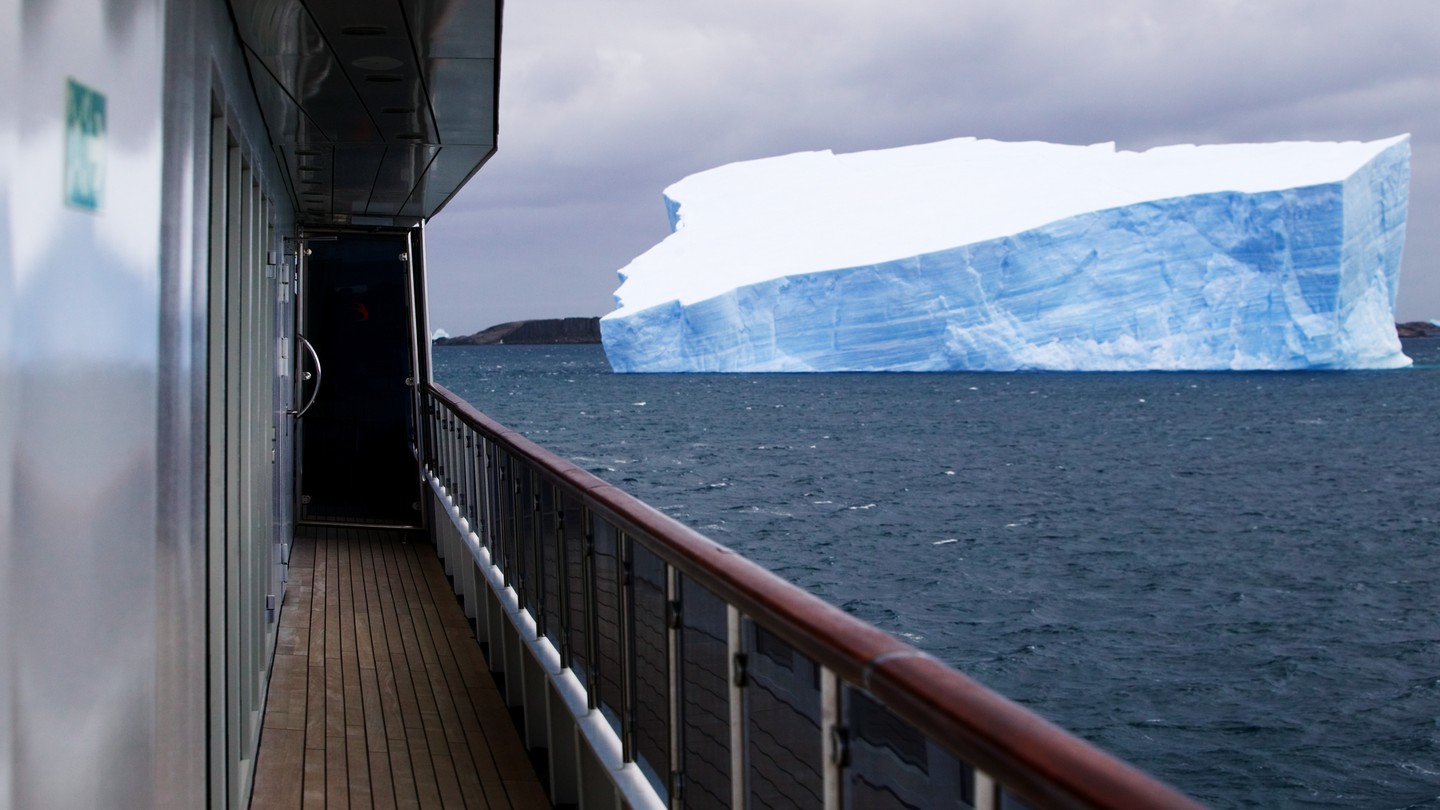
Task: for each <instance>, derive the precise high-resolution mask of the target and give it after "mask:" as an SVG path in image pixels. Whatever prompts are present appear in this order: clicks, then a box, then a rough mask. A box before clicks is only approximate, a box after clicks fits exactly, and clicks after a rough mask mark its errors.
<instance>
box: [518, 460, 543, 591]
mask: <svg viewBox="0 0 1440 810" xmlns="http://www.w3.org/2000/svg"><path fill="white" fill-rule="evenodd" d="M534 487H535V481H534V476H533V475H531V473H530V465H529V464H526V463H524V462H522V461H520V460H519V459H516V461H515V558H514V567H515V576H516V579H517V584H516V585H515V592H516V593H517V594H519V596H520V607H522V608H525V609H526V610H528V611H530V615H532V616H533V615H535V612H536V610H537V605H536V599H535V597H536V593H537V591H538V588H537V587H536V579H537V577H536V571H535V494H534V493H535V490H534Z"/></svg>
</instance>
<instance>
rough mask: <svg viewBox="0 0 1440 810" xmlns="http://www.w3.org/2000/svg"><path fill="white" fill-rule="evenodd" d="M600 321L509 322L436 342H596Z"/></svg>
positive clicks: (597, 319)
mask: <svg viewBox="0 0 1440 810" xmlns="http://www.w3.org/2000/svg"><path fill="white" fill-rule="evenodd" d="M599 342H600V319H599V318H542V319H540V320H534V321H510V322H509V323H501V324H496V325H495V326H492V327H490V328H489V329H482V330H481V331H479V332H476V333H475V334H473V335H462V336H460V337H442V338H436V339H435V345H436V346H498V345H501V344H504V345H511V346H514V345H539V344H550V343H599Z"/></svg>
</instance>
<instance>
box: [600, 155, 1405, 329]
mask: <svg viewBox="0 0 1440 810" xmlns="http://www.w3.org/2000/svg"><path fill="white" fill-rule="evenodd" d="M1408 137H1409V136H1408V135H1400V136H1397V137H1394V138H1388V139H1385V140H1380V141H1371V142H1368V143H1361V142H1355V141H1349V142H1345V143H1310V142H1296V143H1269V144H1229V145H1218V146H1191V145H1180V146H1166V147H1159V148H1155V149H1151V150H1148V151H1145V152H1122V151H1116V149H1115V145H1114V144H1113V143H1103V144H1095V145H1092V146H1067V145H1063V144H1051V143H1041V142H1028V143H1005V142H1001V141H990V140H977V139H975V138H957V139H954V140H949V141H941V142H938V143H931V144H921V145H918V146H907V147H901V148H897V149H883V150H876V151H871V152H855V153H851V154H840V155H836V154H834V153H832V152H830V151H824V152H800V153H796V154H792V155H785V156H781V157H774V158H766V159H763V160H752V161H745V162H740V163H732V164H729V165H726V166H721V167H718V168H715V169H710V170H708V171H704V172H700V173H698V174H693V175H690V176H689V177H686V178H685V179H683V180H681V181H679V182H677V183H675V184H674V185H672V186H670V187H669V188H667V189H666V190H665V196H666V197H668V198H670V199H671V200H673V201H674V202H676V203H679V205H680V209H679V222H678V224H677V226H676V232H675V233H673V234H671V235H670V236H668V237H666V238H665V240H664V241H662V242H661V243H660V244H658V245H656V246H655V247H653V248H651V249H650V250H648V251H646V252H645V253H644V254H642V255H640V256H639V257H637V258H636V259H635V260H634V261H632V262H630V264H628V265H626V266H625V267H624V268H623V269H621V271H620V278H621V280H622V282H623V283H622V284H621V286H620V288H619V289H618V290H617V291H616V293H615V299H616V306H617V308H618V309H617V311H616V312H613V313H611V314H610V315H609V316H607V317H619V316H622V315H624V314H628V313H629V312H635V311H638V310H641V309H645V308H648V307H651V306H655V305H657V304H662V303H665V302H667V301H672V300H679V301H680V302H681V303H682V304H690V303H694V302H696V301H703V300H705V299H707V298H711V297H713V296H715V295H719V294H721V293H724V292H726V291H727V290H731V289H734V288H736V287H740V286H744V285H747V284H755V283H758V282H762V281H768V280H770V279H774V278H779V277H781V276H786V275H794V274H798V273H807V272H817V271H823V270H831V269H837V268H844V267H857V266H862V265H867V264H873V263H878V262H884V261H892V260H895V259H900V258H905V257H908V256H917V255H920V254H923V253H930V252H934V251H938V250H945V249H948V248H952V247H956V246H958V245H965V244H970V243H974V242H980V241H984V240H988V239H995V238H999V237H1003V236H1008V235H1010V234H1015V233H1019V232H1021V231H1025V230H1029V229H1031V228H1035V227H1038V226H1040V225H1044V224H1045V223H1048V222H1054V221H1056V220H1060V219H1064V218H1067V217H1072V216H1076V215H1079V214H1083V213H1085V212H1088V211H1096V210H1103V209H1107V208H1116V207H1120V206H1125V205H1132V204H1135V203H1139V202H1144V201H1147V200H1158V199H1166V198H1170V197H1179V196H1186V195H1192V194H1205V193H1213V192H1221V191H1237V192H1245V193H1255V192H1261V191H1270V190H1278V189H1285V188H1293V187H1299V186H1312V185H1319V184H1324V183H1335V182H1341V181H1343V180H1344V179H1345V178H1347V177H1349V176H1350V175H1351V174H1353V173H1354V172H1355V171H1356V170H1358V169H1359V168H1360V167H1362V166H1363V165H1365V163H1367V162H1368V161H1370V160H1371V159H1372V158H1374V157H1375V156H1376V155H1378V154H1379V153H1380V152H1382V151H1383V150H1384V149H1386V148H1387V147H1389V146H1391V145H1393V144H1395V143H1397V142H1400V141H1403V140H1405V139H1406V138H1408Z"/></svg>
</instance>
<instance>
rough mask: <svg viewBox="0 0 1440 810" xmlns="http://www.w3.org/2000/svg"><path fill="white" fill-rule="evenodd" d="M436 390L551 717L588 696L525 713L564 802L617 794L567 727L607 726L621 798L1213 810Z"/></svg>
mask: <svg viewBox="0 0 1440 810" xmlns="http://www.w3.org/2000/svg"><path fill="white" fill-rule="evenodd" d="M421 398H422V409H423V412H424V416H425V424H424V425H423V429H422V434H423V436H422V438H423V440H424V448H425V450H424V454H425V455H424V462H425V466H426V467H427V470H428V473H429V475H430V478H431V483H432V485H433V486H434V487H435V488H436V492H437V493H438V497H439V498H440V499H441V500H442V501H443V503H442V505H443V506H444V507H445V508H446V509H447V510H448V511H449V512H450V514H451V517H452V519H453V521H454V523H455V525H456V526H458V527H460V528H461V530H462V532H463V533H465V534H466V535H467V538H468V539H467V540H466V547H468V548H469V550H470V553H471V554H472V555H473V556H475V558H476V560H477V561H478V563H479V569H477V570H481V573H483V574H484V575H485V576H486V577H487V578H488V580H489V582H490V584H491V586H492V588H493V589H495V590H496V591H497V593H499V592H502V591H503V594H504V595H505V597H506V598H507V599H509V600H511V602H510V604H511V608H510V613H511V616H512V620H519V621H520V623H521V624H524V625H525V628H524V632H526V633H528V634H529V637H530V639H531V644H532V646H535V649H537V650H539V651H540V652H539V653H538V656H539V658H545V659H548V660H549V664H548V671H549V675H550V679H551V681H552V684H551V687H550V692H551V693H552V694H551V697H550V700H551V703H550V706H549V708H548V709H546V710H545V711H544V712H541V713H542V714H551V715H553V714H554V713H555V711H556V708H555V703H556V702H557V701H563V700H564V697H563V695H560V694H559V693H560V692H563V691H564V687H563V684H569V685H570V686H569V688H570V689H571V690H572V691H575V692H576V694H575V695H573V696H571V698H570V699H569V700H568V703H569V705H570V706H571V712H572V713H573V714H574V715H575V717H574V718H573V719H574V722H575V723H576V724H578V725H576V728H579V729H580V731H581V733H579V734H574V733H571V732H570V731H566V730H565V727H564V725H563V724H561V725H560V726H558V727H557V725H556V723H555V721H554V719H553V717H552V719H551V720H549V721H546V720H544V719H543V718H541V719H538V720H532V719H529V718H528V717H527V721H526V728H527V729H531V730H533V733H532V734H531V739H530V742H531V745H533V746H544V747H548V748H550V750H551V760H552V761H551V770H552V779H554V780H555V781H556V785H552V787H553V788H554V789H555V790H556V791H558V793H559V794H560V795H558V796H556V797H555V799H556V801H557V802H573V801H577V800H578V801H580V803H581V804H582V805H584V804H585V797H586V796H591V797H592V798H593V796H594V795H595V794H596V793H597V791H596V790H594V789H593V788H587V787H586V786H585V784H584V782H585V780H586V779H587V778H588V777H587V775H586V774H588V773H589V771H587V769H586V766H585V764H584V763H574V762H570V761H569V760H568V759H567V758H568V757H569V756H570V755H569V754H568V753H566V751H565V749H566V746H567V744H568V743H567V742H566V740H567V739H568V738H567V737H566V735H567V734H568V735H569V736H570V737H577V738H578V737H583V738H584V739H586V740H588V741H589V743H590V744H591V746H592V747H594V746H596V745H597V743H596V739H597V737H596V732H597V730H598V732H599V736H600V737H604V736H605V734H606V733H607V732H608V733H609V734H611V735H613V740H614V741H616V742H618V746H616V745H614V744H612V745H611V746H610V747H611V748H612V749H615V750H612V751H610V752H609V753H608V754H607V753H606V752H604V751H601V752H600V753H599V754H593V755H592V756H591V758H590V760H588V761H590V762H591V763H592V764H591V765H590V766H589V768H590V770H592V771H593V770H594V769H595V768H596V767H603V768H608V769H609V770H610V771H611V774H610V775H611V777H612V780H617V779H618V782H617V784H619V787H618V788H617V789H616V791H615V792H614V795H615V797H616V800H615V803H616V804H617V805H619V804H622V803H623V804H629V805H631V806H637V807H638V806H656V807H663V806H669V807H686V808H730V807H797V808H808V807H814V808H890V807H893V808H939V807H946V808H953V807H966V806H969V807H974V808H1025V807H1035V808H1040V807H1091V808H1102V807H1104V808H1127V809H1129V808H1161V807H1164V808H1186V807H1199V805H1198V804H1196V803H1195V802H1194V801H1193V800H1191V799H1189V798H1187V797H1185V796H1183V795H1181V794H1179V793H1177V792H1176V791H1174V790H1173V789H1172V788H1170V787H1168V786H1166V785H1164V784H1162V783H1160V782H1157V781H1156V780H1154V779H1152V778H1151V777H1149V776H1147V775H1145V774H1143V773H1141V772H1139V771H1138V770H1136V769H1134V768H1132V767H1131V766H1129V765H1126V764H1125V763H1122V762H1120V761H1119V760H1116V759H1114V758H1113V757H1111V756H1109V755H1108V754H1105V753H1103V752H1101V751H1099V750H1098V749H1096V748H1094V747H1093V746H1091V745H1089V744H1088V743H1085V742H1083V741H1081V740H1079V739H1077V738H1075V737H1073V736H1071V735H1070V734H1068V733H1066V732H1064V731H1062V730H1060V729H1059V728H1057V727H1055V726H1053V725H1051V724H1050V723H1048V722H1047V721H1045V720H1043V719H1041V718H1040V717H1038V716H1037V715H1035V714H1033V713H1032V712H1030V711H1029V710H1027V709H1024V708H1021V707H1020V706H1018V705H1016V704H1014V703H1012V702H1010V701H1008V700H1006V699H1005V698H1003V697H1001V696H999V695H998V694H996V693H994V692H992V691H990V690H988V689H986V688H985V687H983V686H981V685H979V684H978V683H976V682H975V681H972V680H970V679H969V678H967V677H965V676H964V675H962V674H960V673H959V672H956V671H955V670H953V669H951V668H949V667H947V666H945V665H944V664H942V663H940V662H939V661H937V660H935V659H934V658H932V657H930V656H928V655H926V654H924V653H922V652H920V651H918V650H916V649H915V648H913V647H911V646H909V645H907V644H905V643H903V642H901V641H899V640H897V639H895V638H893V637H891V636H890V635H888V634H886V633H884V632H882V631H881V630H879V629H877V628H875V627H872V626H870V625H868V624H866V623H864V622H862V621H860V620H859V619H856V618H854V617H852V616H850V615H848V614H846V613H845V612H843V611H841V610H840V609H838V608H836V607H833V606H831V605H829V604H827V603H825V602H823V601H821V600H820V599H819V598H817V597H815V596H814V595H812V594H810V593H808V592H806V591H804V590H802V589H800V588H798V587H796V586H794V585H791V584H789V583H787V582H785V581H784V580H782V579H780V578H779V577H777V576H775V575H774V574H771V573H770V572H768V571H766V570H764V569H763V568H761V567H760V566H758V565H756V564H755V563H752V562H750V561H749V560H747V559H745V558H744V557H741V556H740V555H738V554H736V553H734V552H732V551H730V550H728V549H726V548H724V547H723V546H720V545H718V544H716V543H714V542H712V541H710V540H709V539H707V538H705V537H703V536H701V535H700V534H698V533H697V532H695V531H693V530H691V529H690V528H688V527H686V526H684V525H682V524H680V523H678V522H677V521H675V520H673V519H671V518H669V517H668V516H666V515H664V514H662V513H660V512H658V511H656V510H655V509H653V508H651V507H650V506H648V505H646V504H644V503H642V502H641V501H639V500H636V499H635V498H633V497H631V496H629V495H627V494H625V493H624V492H622V491H621V490H619V489H617V488H616V487H614V486H612V485H610V484H607V483H605V482H604V481H602V480H600V479H598V478H596V477H595V476H592V475H590V474H589V473H587V472H585V471H584V470H582V469H580V468H578V467H576V466H575V465H574V464H572V463H570V462H568V461H566V460H564V459H562V458H559V457H557V456H555V455H554V454H552V453H549V452H547V451H546V450H544V449H542V448H540V447H539V446H537V445H536V444H534V443H533V442H531V441H529V440H527V439H526V438H524V437H523V436H521V435H520V434H518V433H516V432H514V431H512V430H509V429H507V428H505V427H503V426H501V425H499V424H498V423H496V422H494V421H493V420H491V419H490V418H488V417H486V416H485V415H483V414H481V413H479V412H478V411H476V410H475V409H474V408H472V407H471V406H470V405H469V404H467V403H466V402H464V401H463V400H461V399H459V398H457V397H456V396H455V395H454V394H452V393H450V392H449V391H447V390H446V389H445V388H443V387H441V386H439V385H432V386H430V387H429V389H428V390H424V391H422V392H421ZM442 553H443V549H442ZM451 553H452V554H453V553H454V550H453V549H452V550H451ZM459 587H460V585H459V583H457V588H459ZM467 587H470V586H467ZM490 598H491V599H492V601H493V600H494V599H495V598H497V597H495V596H493V595H492V596H491V597H490ZM482 612H483V611H482ZM483 620H484V617H481V620H478V621H477V626H478V624H479V623H480V621H483ZM490 622H492V623H493V619H491V620H490ZM495 632H496V631H494V630H489V632H488V636H489V639H490V640H489V643H490V646H491V650H490V659H491V662H492V663H491V665H492V668H503V667H506V666H508V667H509V670H510V671H508V672H507V673H506V675H505V677H506V680H507V689H506V692H507V694H513V695H518V697H519V698H520V699H522V700H523V699H525V698H526V697H527V696H528V697H529V698H530V700H529V701H528V702H529V703H532V704H533V703H534V702H535V697H534V695H535V694H536V693H540V695H541V697H542V698H543V695H544V690H541V689H539V688H537V687H535V686H533V685H527V686H520V685H516V684H514V683H513V681H514V680H515V679H517V678H523V679H524V680H526V682H527V684H528V683H530V681H531V680H532V678H531V677H530V676H526V675H523V674H521V671H520V670H517V669H516V667H515V663H514V662H513V661H511V663H509V664H508V665H507V664H505V662H504V661H503V660H502V661H499V662H497V660H496V659H497V653H496V648H497V645H498V644H500V643H501V641H499V640H498V639H497V637H496V636H495ZM482 635H487V633H484V632H482ZM515 646H516V645H515V644H514V643H513V642H508V643H507V646H506V649H505V652H506V654H507V655H508V654H511V651H512V649H513V648H514V647H515ZM502 657H503V656H502ZM497 664H498V666H497ZM532 666H533V664H532ZM535 709H536V706H534V705H530V706H527V708H526V712H527V715H528V714H535V713H536V711H535ZM547 722H548V723H549V726H548V727H547V726H546V723H547ZM557 728H558V730H557ZM557 735H558V739H557ZM598 746H599V748H601V749H604V748H605V747H606V746H605V744H604V741H603V740H601V741H600V743H598ZM557 749H560V750H559V753H557ZM607 756H608V757H609V758H610V762H609V764H608V765H605V764H603V763H604V761H605V760H606V757H607ZM617 756H618V761H615V760H616V757H617ZM595 763H601V764H600V765H598V766H597V765H596V764H595ZM570 771H574V772H575V773H576V774H578V775H568V776H567V775H566V774H567V773H568V772H570ZM626 774H628V777H627V776H626ZM642 775H643V778H640V777H641V776H642ZM598 793H601V794H603V793H604V791H603V790H601V791H598ZM647 794H648V795H647ZM621 797H623V801H622V799H621Z"/></svg>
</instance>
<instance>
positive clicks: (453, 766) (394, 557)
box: [251, 527, 550, 810]
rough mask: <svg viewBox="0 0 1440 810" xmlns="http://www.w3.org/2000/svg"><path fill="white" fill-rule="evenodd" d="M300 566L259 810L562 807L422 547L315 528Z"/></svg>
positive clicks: (265, 746) (286, 608)
mask: <svg viewBox="0 0 1440 810" xmlns="http://www.w3.org/2000/svg"><path fill="white" fill-rule="evenodd" d="M290 566H291V570H290V586H289V589H288V590H287V592H286V595H285V600H284V604H283V607H282V611H281V616H280V627H279V629H278V631H277V636H276V638H277V642H276V655H275V658H274V665H273V668H272V675H271V681H270V691H269V697H268V704H267V711H266V715H265V719H264V721H263V734H262V737H261V749H260V755H259V758H258V760H257V769H256V777H255V789H254V796H253V799H252V802H251V807H252V808H255V809H256V810H272V809H273V810H292V809H293V808H304V809H305V810H313V809H314V808H329V809H330V810H333V809H334V808H344V807H355V808H360V807H377V808H378V807H384V808H390V807H395V808H430V807H481V808H524V810H529V808H535V807H549V806H550V805H549V802H548V800H546V798H545V794H544V791H543V789H542V787H541V783H540V781H539V779H538V778H537V777H536V775H535V771H534V769H533V767H532V766H531V764H530V761H529V759H528V757H527V755H526V753H525V749H524V746H523V744H522V743H521V740H520V735H519V733H518V732H517V731H516V729H515V727H514V725H513V723H512V721H511V719H510V716H509V713H508V711H507V710H506V709H505V704H504V699H503V698H502V697H501V696H500V694H499V693H498V692H497V691H496V689H495V685H494V681H493V680H492V679H491V678H490V676H489V673H488V672H487V671H486V667H485V662H484V657H483V656H482V655H481V653H480V648H479V645H478V644H477V643H476V642H475V638H474V635H473V633H472V632H471V631H470V628H469V625H468V623H467V621H466V619H465V616H464V612H463V610H462V609H461V607H460V605H459V604H458V602H457V601H456V599H455V598H454V595H453V593H452V592H451V591H450V590H449V583H448V581H447V580H446V578H445V574H444V570H443V568H442V567H441V564H440V561H439V560H438V559H437V558H436V557H435V552H434V549H433V548H432V547H431V546H430V545H429V544H428V543H426V542H424V539H423V536H422V535H418V534H406V533H403V532H400V531H384V530H378V531H377V530H359V529H341V528H318V527H306V528H304V529H302V530H301V531H300V532H299V533H298V536H297V537H296V540H295V544H294V548H293V550H292V552H291V556H290Z"/></svg>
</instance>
